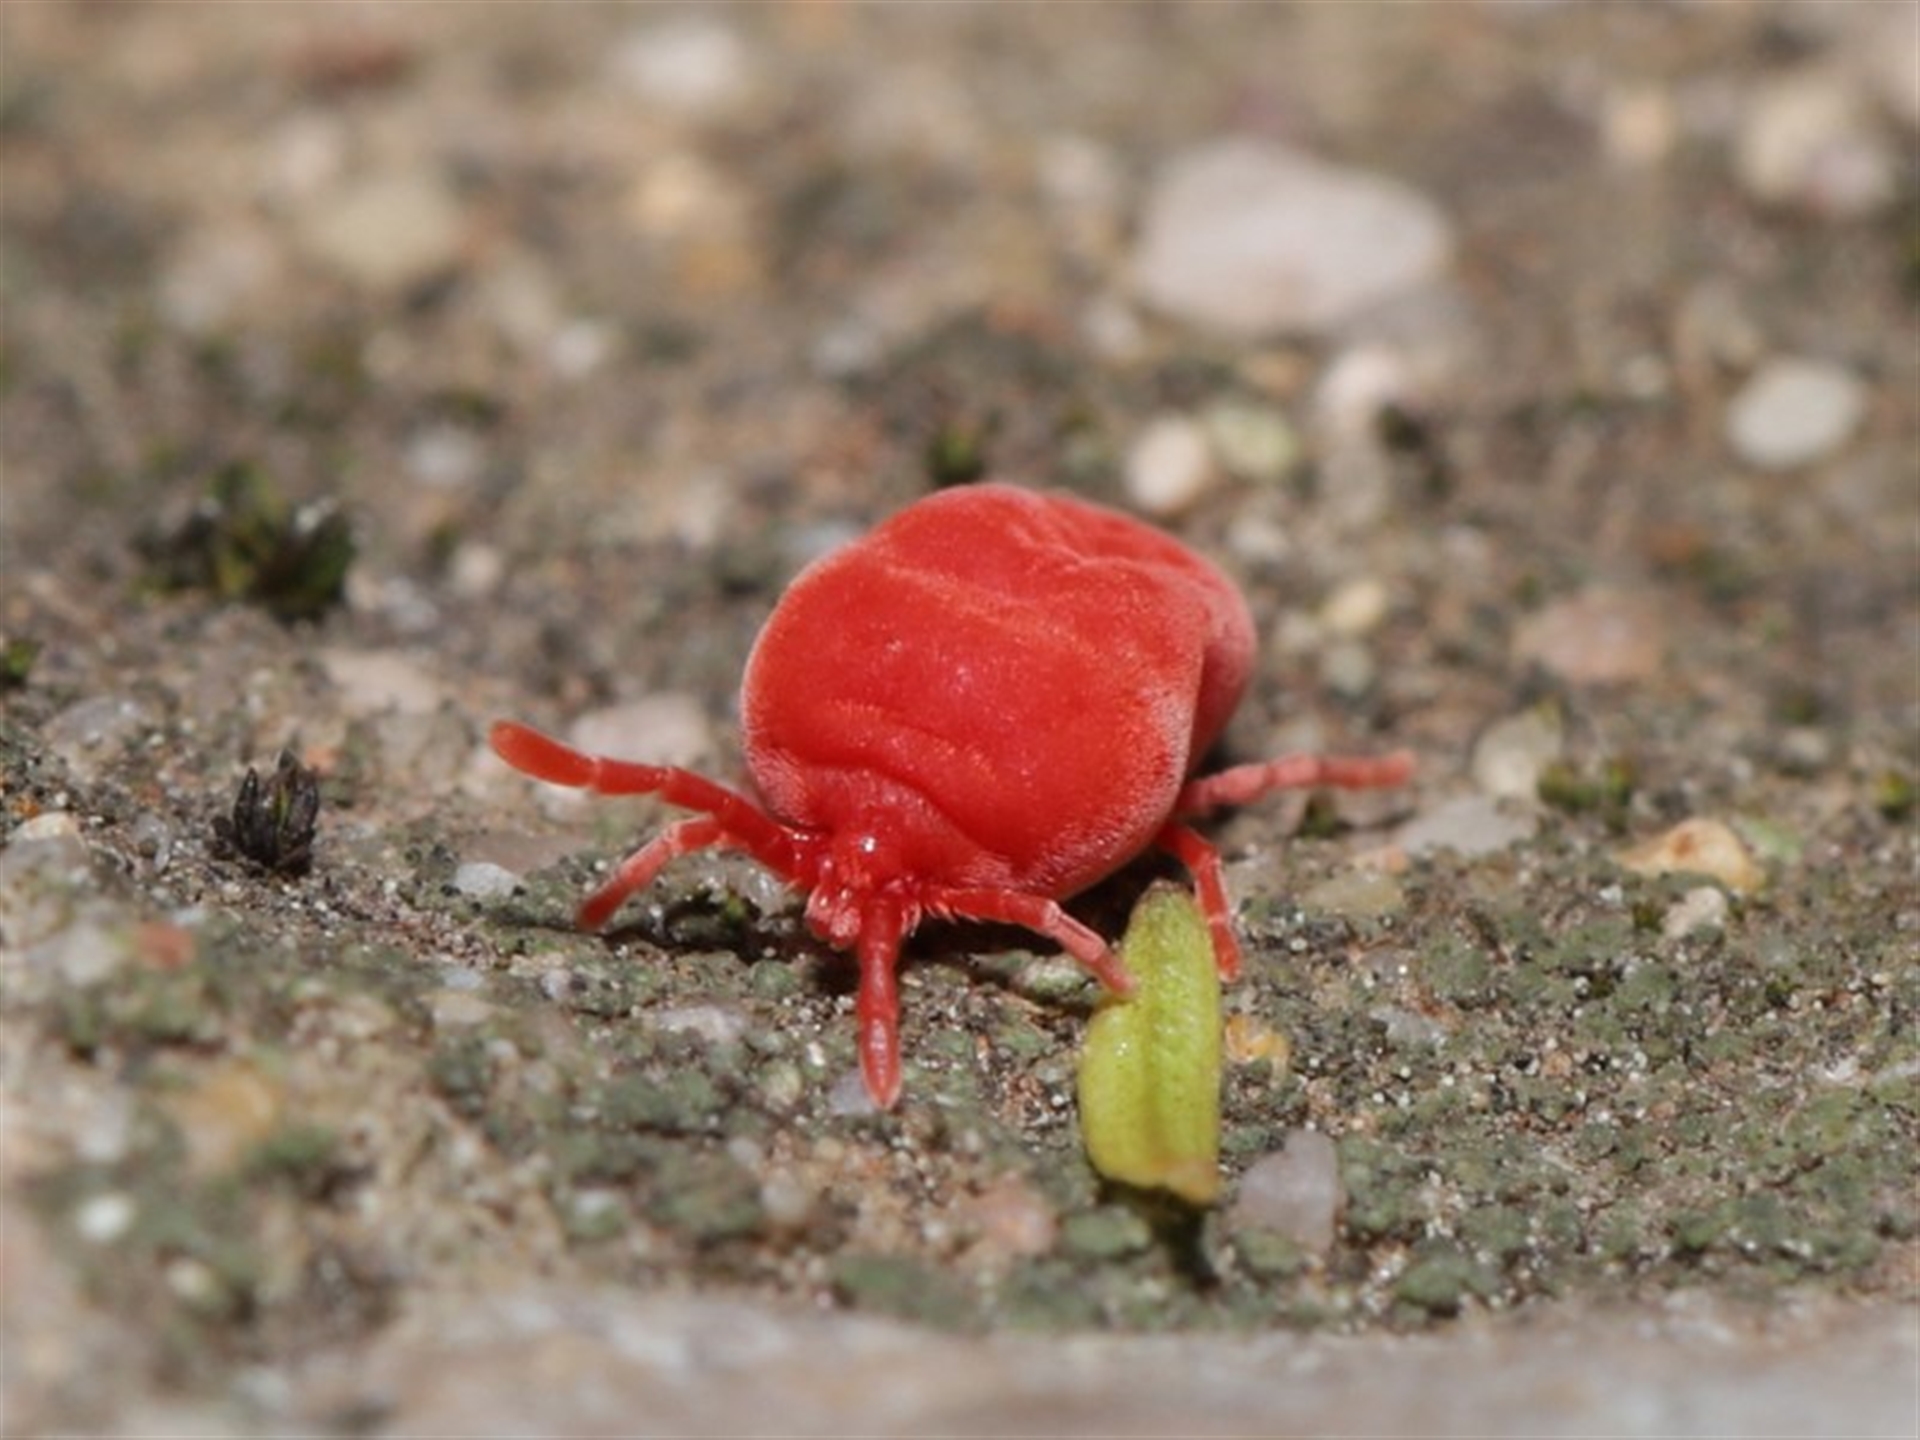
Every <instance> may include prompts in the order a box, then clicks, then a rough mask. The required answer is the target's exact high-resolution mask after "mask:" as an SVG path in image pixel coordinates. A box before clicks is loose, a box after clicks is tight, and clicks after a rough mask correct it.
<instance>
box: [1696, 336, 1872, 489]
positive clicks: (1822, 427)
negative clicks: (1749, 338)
mask: <svg viewBox="0 0 1920 1440" xmlns="http://www.w3.org/2000/svg"><path fill="white" fill-rule="evenodd" d="M1866 408H1867V393H1866V386H1865V385H1864V384H1862V383H1861V382H1860V380H1859V379H1858V378H1856V377H1855V376H1854V374H1853V372H1852V371H1850V370H1848V369H1847V368H1846V367H1845V366H1843V365H1836V364H1833V363H1832V362H1831V361H1826V360H1812V359H1806V358H1803V357H1800V356H1786V357H1784V358H1781V359H1778V360H1772V361H1769V362H1768V363H1767V364H1766V365H1764V366H1762V367H1761V369H1760V370H1759V371H1758V372H1756V373H1755V374H1754V375H1753V376H1752V378H1750V379H1749V380H1748V381H1747V383H1746V384H1745V385H1743V386H1741V387H1740V390H1739V392H1738V393H1737V394H1736V395H1735V396H1734V397H1733V400H1732V403H1730V404H1729V405H1728V406H1727V419H1726V435H1727V444H1728V446H1729V447H1731V448H1732V450H1733V453H1734V454H1735V455H1738V456H1739V457H1740V459H1741V460H1742V461H1744V462H1745V463H1746V464H1748V465H1752V466H1753V467H1755V468H1756V469H1760V470H1791V469H1794V468H1796V467H1797V466H1801V465H1808V464H1812V463H1813V462H1815V461H1818V460H1824V459H1825V458H1827V457H1828V456H1829V455H1832V454H1833V453H1834V452H1835V451H1837V450H1839V448H1840V447H1841V446H1842V445H1844V444H1846V442H1847V440H1848V439H1849V438H1850V437H1851V436H1852V435H1853V433H1854V431H1855V430H1856V429H1857V428H1858V427H1859V424H1860V421H1861V418H1862V417H1863V416H1864V415H1865V413H1866Z"/></svg>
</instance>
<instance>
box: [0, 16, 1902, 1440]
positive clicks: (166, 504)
mask: <svg viewBox="0 0 1920 1440" xmlns="http://www.w3.org/2000/svg"><path fill="white" fill-rule="evenodd" d="M1917 153H1920V7H1916V6H1914V5H1911V4H1906V3H1865V0H1862V3H1835V4H1765V3H1758V0H1755V3H1740V4H1733V3H1727V4H1717V5H1680V4H1646V5H1635V6H1626V5H1606V6H1600V5H1582V4H1552V3H1544V0H1543V3H1533V4H1510V5H1494V4H1474V3H1466V0H1458V3H1434V4H1426V5H1418V6H1404V5H1403V6H1386V5H1373V4H1350V5H1333V4H1326V5H1302V6H1280V5H1253V4H1244V5H1239V4H1222V5H1206V6H1199V5H1195V6H1186V5H1177V4H1154V5H1145V4H1140V5H1132V4H1117V5H1108V6H1101V7H1097V8H1096V7H1084V6H1020V7H1014V6H997V5H971V6H969V5H959V4H926V5H887V6H859V5H848V4H837V3H826V0H822V3H813V4H806V5H791V6H754V7H749V6H730V7H723V6H698V7H684V8H682V7H669V6H660V7H652V6H648V7H626V6H613V5H591V6H589V5H571V6H551V5H534V4H522V5H515V4H501V5H486V6H477V5H476V6H452V5H436V6H429V5H424V4H413V5H384V6H376V5H348V4H331V5H319V4H314V5H251V6H230V5H202V4H192V3H180V4H160V3H146V4H142V3H88V4H81V3H46V4H35V3H24V0H9V3H7V4H5V5H0V167H3V168H0V247H3V248H0V303H4V332H3V333H0V464H3V465H4V471H3V472H0V487H3V488H0V501H3V507H0V587H3V588H0V1042H3V1043H0V1106H4V1108H3V1109H0V1139H3V1140H4V1146H0V1224H3V1226H4V1228H3V1229H0V1296H4V1307H5V1309H4V1329H3V1330H0V1365H3V1366H4V1373H3V1376H0V1378H3V1379H4V1389H3V1390H0V1401H3V1402H4V1410H3V1411H0V1424H4V1427H5V1430H6V1433H9V1434H20V1435H27V1434H54V1433H83V1432H84V1433H115V1434H188V1433H192V1434H234V1435H241V1434H260V1433H316V1432H317V1433H328V1434H368V1433H372V1434H387V1433H392V1434H402V1433H405V1434H443V1435H444V1434H463V1435H478V1434H488V1433H523V1434H524V1433H551V1434H624V1433H715V1434H722V1433H791V1434H836V1435H841V1434H858V1433H921V1434H934V1433H939V1434H955V1433H982V1434H1008V1435H1012V1434H1042V1433H1086V1434H1096V1433H1099V1434H1114V1433H1125V1434H1175V1433H1210V1434H1251V1433H1275V1434H1277V1433H1375V1434H1384V1433H1423V1434H1441V1433H1446V1434H1456V1433H1457V1434H1516V1435H1517V1434H1547V1433H1553V1434H1589V1435H1591V1434H1632V1435H1649V1436H1651V1435H1673V1434H1790V1433H1791V1434H1875V1435H1881V1434H1885V1435H1900V1434H1905V1435H1911V1434H1913V1433H1915V1432H1916V1430H1917V1429H1920V1198H1917V1196H1916V1189H1917V1182H1920V1162H1916V1158H1915V1157H1916V1155H1920V1036H1916V1017H1920V809H1917V803H1920V802H1917V800H1916V796H1917V794H1920V328H1917V327H1920V163H1917V159H1916V156H1917ZM988 474H990V475H993V476H997V477H999V478H1003V479H1009V480H1013V481H1016V482H1020V483H1027V484H1035V485H1052V486H1061V487H1066V488H1069V489H1071V490H1074V491H1076V492H1079V493H1081V494H1084V495H1088V496H1092V497H1094V498H1097V499H1101V500H1104V501H1106V502H1108V503H1111V504H1114V505H1118V506H1120V507H1123V508H1126V509H1128V510H1131V511H1133V512H1135V513H1138V514H1142V515H1144V516H1147V517H1149V518H1151V519H1153V520H1155V521H1156V522H1157V523H1159V524H1161V525H1163V526H1165V527H1166V528H1168V529H1169V530H1171V531H1173V532H1174V533H1176V534H1178V535H1179V536H1180V537H1181V538H1182V539H1183V540H1185V541H1186V542H1187V543H1189V544H1191V545H1193V546H1194V547H1196V548H1198V549H1200V550H1202V551H1204V552H1205V553H1207V554H1209V555H1210V556H1212V557H1214V558H1215V559H1216V560H1217V561H1218V562H1219V563H1220V564H1221V565H1222V567H1223V568H1225V569H1226V570H1227V571H1228V572H1229V573H1230V574H1232V575H1233V576H1234V578H1235V579H1236V580H1237V581H1238V582H1239V583H1241V584H1242V586H1243V587H1244V589H1245V591H1246V593H1247V596H1248V599H1249V602H1250V604H1251V606H1252V608H1253V611H1254V614H1255V616H1256V619H1257V621H1258V623H1259V628H1260V634H1261V646H1262V649H1261V654H1260V657H1259V663H1258V666H1257V671H1256V676H1255V679H1254V683H1253V687H1252V691H1251V693H1250V695H1249V697H1248V700H1247V702H1246V704H1245V705H1244V706H1243V707H1242V710H1241V712H1240V714H1239V715H1238V716H1237V717H1236V719H1235V720H1234V722H1233V724H1232V725H1231V726H1230V728H1229V731H1228V733H1227V736H1226V740H1225V744H1224V746H1223V749H1224V751H1225V753H1226V755H1227V757H1228V758H1236V759H1247V758H1253V757H1257V756H1263V755H1268V754H1275V753H1280V752H1281V751H1284V750H1288V749H1296V748H1325V749H1337V750H1350V751H1358V752H1379V751H1384V750H1388V749H1392V748H1396V747H1399V746H1406V747H1409V748H1411V749H1412V750H1413V751H1414V752H1415V753H1416V754H1417V756H1418V757H1419V762H1420V770H1419V773H1418V776H1417V777H1416V780H1415V782H1414V784H1413V785H1411V786H1410V787H1408V788H1407V789H1405V790H1404V791H1396V792H1387V793H1379V794H1369V795H1365V796H1347V797H1338V798H1314V799H1311V800H1310V799H1308V798H1307V797H1295V798H1293V799H1291V800H1276V801H1270V802H1265V803H1261V804H1258V805H1255V806H1250V807H1248V808H1246V809H1245V810H1243V811H1240V812H1238V813H1236V814H1234V815H1231V816H1229V817H1226V818H1224V819H1223V820H1221V822H1220V823H1218V824H1217V825H1216V826H1214V827H1213V829H1212V832H1211V833H1212V834H1213V836H1214V838H1215V839H1216V840H1217V841H1218V843H1219V844H1220V845H1221V848H1222V850H1223V853H1224V854H1225V855H1226V857H1227V861H1228V878H1229V883H1230V888H1231V890H1232V892H1233V895H1234V898H1235V901H1236V907H1237V910H1238V913H1239V921H1240V933H1241V935H1242V938H1243V942H1244V944H1245V947H1246V950H1247V967H1246V971H1247V973H1246V975H1245V976H1244V978H1243V979H1242V980H1241V981H1240V983H1239V984H1237V985H1235V986H1233V987H1230V988H1229V989H1228V991H1227V993H1226V1005H1227V1009H1228V1012H1229V1015H1228V1034H1227V1047H1226V1048H1227V1054H1228V1073H1227V1079H1226V1085H1225V1093H1224V1097H1223V1098H1224V1129H1223V1133H1222V1137H1221V1139H1222V1153H1223V1164H1224V1169H1225V1172H1226V1177H1225V1178H1226V1186H1225V1192H1224V1195H1223V1198H1222V1201H1221V1203H1220V1204H1219V1205H1218V1206H1216V1207H1213V1208H1211V1209H1208V1210H1205V1211H1194V1210H1192V1209H1189V1208H1186V1207H1183V1206H1181V1205H1180V1204H1178V1203H1176V1202H1173V1201H1171V1200H1167V1199H1163V1198H1156V1197H1154V1196H1151V1195H1143V1194H1138V1193H1134V1192H1130V1191H1126V1190H1124V1189H1119V1188H1116V1187H1112V1186H1108V1185H1104V1184H1103V1183H1102V1182H1101V1181H1100V1179H1099V1177H1098V1176H1097V1175H1096V1174H1095V1173H1094V1172H1093V1171H1092V1170H1091V1169H1090V1168H1089V1166H1088V1163H1087V1161H1086V1160H1085V1158H1084V1154H1083V1150H1082V1146H1081V1144H1080V1138H1079V1131H1078V1128H1077V1121H1076V1117H1075V1115H1074V1111H1073V1104H1072V1097H1073V1074H1074V1063H1075V1053H1076V1049H1077V1047H1078V1044H1079V1041H1080V1038H1081V1036H1082V1033H1083V1031H1084V1029H1085V1025H1086V1020H1087V1017H1088V1015H1089V1013H1090V1011H1091V1009H1092V1006H1093V1004H1094V1001H1095V999H1096V996H1095V994H1094V992H1093V989H1092V987H1091V986H1090V985H1089V983H1088V982H1087V981H1086V980H1085V979H1084V977H1082V976H1080V975H1079V974H1078V973H1077V972H1076V971H1075V970H1074V968H1073V967H1072V966H1071V965H1070V964H1067V963H1064V962H1063V961H1062V960H1061V959H1060V958H1059V957H1058V956H1056V955H1054V954H1053V953H1051V951H1050V950H1049V949H1048V948H1047V947H1045V946H1043V945H1039V944H1037V943H1031V942H1030V939H1029V937H1026V936H1024V935H1022V934H1021V933H1019V932H1016V931H1005V930H986V929H981V928H978V927H965V926H950V927H930V928H929V929H928V930H927V931H926V932H924V933H923V934H922V935H921V936H920V937H919V938H918V939H917V940H916V942H915V945H914V950H913V959H912V960H911V962H910V963H909V964H908V965H907V966H906V967H905V969H904V971H903V975H902V991H903V1012H904V1026H903V1028H904V1049H905V1061H906V1093H905V1098H904V1100H903V1102H902V1104H901V1105H900V1107H899V1108H898V1109H897V1110H896V1111H894V1112H892V1113H890V1114H885V1115H879V1114H875V1113H873V1112H872V1111H871V1109H870V1107H869V1106H868V1105H867V1104H866V1103H865V1101H864V1096H863V1093H862V1091H861V1089H860V1086H859V1082H858V1077H857V1074H856V1071H855V1068H854V1043H853V1042H854V1030H853V1017H852V976H851V973H850V968H849V967H848V966H847V965H846V964H845V962H844V961H843V960H842V959H841V958H840V957H837V956H835V955H833V954H831V953H830V952H828V951H826V950H824V949H823V948H822V947H820V946H819V945H818V944H816V943H815V942H813V941H812V940H811V939H810V938H809V937H808V936H807V934H806V931H805V929H804V927H803V926H802V925H801V923H800V917H799V912H798V908H797V906H796V904H795V903H794V901H793V898H792V897H791V896H790V895H789V894H787V893H786V892H785V891H783V890H782V889H781V888H780V887H779V886H778V885H777V884H776V883H774V882H772V881H771V880H770V879H769V878H768V877H767V876H765V875H764V874H762V873H760V872H759V871H758V870H757V869H756V868H755V867H754V866H753V865H752V864H750V863H748V862H746V861H744V860H741V859H739V858H737V857H728V856H717V855H703V856H698V857H690V858H688V859H686V860H684V861H682V862H679V863H677V864H676V865H675V866H674V867H672V869H671V870H670V871H669V872H668V873H667V874H666V875H665V876H664V877H663V878H662V879H661V880H660V881H659V882H658V883H657V885H656V886H655V887H654V888H653V889H651V890H650V891H649V892H648V893H647V894H646V896H645V897H644V900H642V901H636V902H635V903H634V904H633V905H632V906H631V907H630V908H629V910H628V911H627V912H626V913H625V915H624V916H623V918H622V921H621V923H620V924H619V926H618V927H616V929H615V930H614V931H613V933H611V934H610V935H608V936H605V937H592V936H584V935H580V934H577V933H575V932H573V931H572V930H571V928H570V927H569V924H568V918H569V916H570V914H571V912H572V907H573V905H574V904H575V902H576V900H577V898H578V896H579V894H580V893H581V891H582V889H583V888H584V887H585V886H587V885H589V884H590V883H592V880H593V878H594V876H595V875H596V874H597V873H601V871H602V870H603V867H604V866H605V865H606V864H607V863H608V862H609V861H611V860H613V859H615V858H617V857H618V856H619V855H620V854H622V853H624V851H625V850H626V849H627V848H629V847H630V846H631V845H632V844H633V843H634V837H635V836H637V835H640V834H643V833H646V832H648V831H650V830H651V829H653V828H656V827H657V826H658V825H659V824H660V823H661V822H662V820H663V819H664V818H665V816H666V814H667V812H666V811H665V810H664V809H663V808H662V807H660V806H658V805H656V804H654V803H652V802H650V801H644V800H642V801H621V802H605V801H602V802H588V801H583V800H581V799H580V798H579V797H576V796H572V795H568V794H565V793H562V792H557V791H554V790H552V789H550V788H548V787H541V786H536V785H533V784H530V783H529V782H527V781H525V780H523V779H522V778H520V777H519V776H517V775H515V774H513V773H512V772H510V771H509V770H507V768H506V767H505V766H504V765H502V764H501V763H500V762H498V761H497V760H495V759H494V758H493V757H492V756H491V755H490V754H489V752H488V751H487V750H486V749H485V746H484V743H483V739H484V735H485V731H486V727H487V725H488V723H489V722H490V721H491V720H493V719H495V718H499V717H503V716H510V717H514V718H518V719H523V720H526V721H528V722H530V723H534V724H538V725H541V726H543V727H547V728H550V729H553V730H554V731H556V732H558V733H561V734H565V735H567V736H568V737H569V738H571V739H572V740H574V741H576V742H577V743H580V744H583V745H586V746H588V747H590V748H594V749H598V750H605V751H609V752H612V753H617V754H621V755H625V756H630V757H633V758H637V759H647V760H653V761H660V762H672V763H680V764H685V765H689V766H692V767H694V768H697V769H700V770H702V771H705V772H707V773H710V774H714V775H716V776H718V777H721V778H734V777H737V776H738V774H739V760H738V749H737V726H736V709H735V705H736V694H735V691H736V686H737V683H738V677H739V673H740V668H741V665H742V663H743V661H744V658H745V655H746V652H747V649H748V647H749V646H750V644H751V643H752V638H753V636H754V634H755V632H756V630H757V628H758V626H759V624H760V623H761V621H762V620H763V619H764V617H765V615H766V613H767V611H768V610H769V608H770V607H771V605H772V604H773V602H774V600H775V599H776V597H777V596H778V594H779V592H780V589H781V587H782V586H783V585H784V584H785V583H786V581H787V580H788V579H790V578H791V576H792V575H793V574H794V573H795V572H796V571H797V570H798V569H799V567H800V566H802V565H803V564H805V563H806V562H807V561H808V560H810V559H812V558H814V557H815V556H818V555H820V554H823V553H825V552H826V551H828V550H830V549H831V548H833V547H834V546H836V545H838V544H841V543H843V542H844V541H846V540H847V539H849V538H851V537H852V536H854V535H857V534H858V533H860V531H861V530H863V529H864V528H865V527H866V526H868V525H870V524H871V523H873V522H874V521H875V520H877V519H879V518H880V517H883V516H884V515H886V514H888V513H890V512H891V511H892V510H894V509H897V508H898V507H899V506H901V505H903V504H905V503H908V502H909V501H911V500H912V499H914V498H916V497H918V496H920V495H923V494H926V493H929V492H930V491H931V490H933V489H935V488H938V487H941V486H945V485H952V484H959V483H965V482H967V481H970V480H972V479H975V478H978V477H980V476H982V475H988ZM283 751H284V752H286V753H287V754H288V755H289V756H290V757H291V758H290V759H289V760H288V761H287V762H286V763H285V765H284V766H281V765H280V762H279V760H278V757H279V756H280V755H281V754H282V752H283ZM277 767H278V768H277ZM249 770H251V771H252V772H253V773H254V775H255V779H254V780H253V781H252V782H251V786H250V789H249V788H248V787H247V784H246V782H245V778H244V777H246V776H247V774H248V772H249ZM243 792H244V793H243ZM314 804H317V807H318V808H317V830H316V831H315V832H314V834H313V835H312V836H311V837H310V838H309V837H308V835H307V834H306V827H305V826H304V825H303V823H302V821H303V818H304V816H303V807H305V806H310V805H314ZM1151 873H1152V867H1151V866H1145V867H1136V868H1134V869H1131V870H1129V871H1127V872H1125V873H1124V874H1122V875H1121V876H1119V877H1117V878H1116V879H1115V880H1114V881H1112V882H1110V883H1109V884H1107V885H1105V886H1103V887H1101V888H1100V889H1099V890H1098V891H1096V892H1095V893H1094V894H1092V895H1090V896H1088V897H1086V898H1085V900H1084V901H1083V902H1081V903H1080V904H1079V905H1078V907H1077V909H1078V912H1079V913H1080V914H1082V915H1083V916H1084V918H1086V919H1087V920H1088V921H1089V923H1092V924H1095V925H1096V926H1099V927H1101V928H1102V929H1104V930H1105V931H1106V932H1107V933H1110V934H1118V933H1119V930H1120V928H1121V926H1122V925H1123V924H1124V921H1125V918H1126V914H1127V910H1128V907H1129V905H1130V904H1131V902H1132V900H1133V899H1134V898H1135V897H1136V896H1137V895H1138V894H1139V893H1140V890H1141V888H1142V886H1143V884H1144V883H1145V881H1146V880H1147V879H1148V878H1149V876H1150V875H1151Z"/></svg>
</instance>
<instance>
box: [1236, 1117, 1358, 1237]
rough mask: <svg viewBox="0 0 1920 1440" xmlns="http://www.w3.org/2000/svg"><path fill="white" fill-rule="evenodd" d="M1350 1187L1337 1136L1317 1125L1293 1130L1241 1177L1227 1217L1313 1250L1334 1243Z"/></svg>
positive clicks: (1238, 1226)
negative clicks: (1344, 1178)
mask: <svg viewBox="0 0 1920 1440" xmlns="http://www.w3.org/2000/svg"><path fill="white" fill-rule="evenodd" d="M1345 1204H1346V1187H1345V1186H1344V1185H1342V1184H1341V1181H1340V1157H1339V1154H1338V1152H1337V1151H1336V1150H1335V1149H1334V1144H1333V1141H1331V1140H1330V1139H1328V1138H1327V1137H1326V1136H1325V1135H1322V1134H1321V1133H1320V1132H1319V1131H1317V1130H1294V1131H1292V1132H1290V1133H1289V1134H1288V1136H1287V1138H1286V1140H1285V1142H1284V1143H1283V1144H1282V1145H1281V1148H1280V1149H1279V1150H1277V1151H1274V1152H1273V1153H1271V1154H1268V1155H1263V1156H1262V1157H1261V1158H1260V1159H1258V1160H1256V1161H1254V1162H1253V1164H1252V1165H1250V1166H1248V1167H1247V1172H1246V1173H1245V1174H1244V1175H1242V1176H1241V1177H1240V1184H1239V1187H1238V1189H1237V1191H1236V1193H1235V1195H1234V1199H1233V1205H1232V1208H1231V1209H1230V1210H1229V1211H1228V1223H1229V1225H1230V1226H1231V1227H1232V1228H1233V1229H1236V1230H1263V1231H1269V1232H1272V1233H1276V1234H1280V1235H1284V1236H1286V1237H1287V1238H1288V1239H1290V1240H1292V1241H1293V1242H1294V1243H1295V1244H1297V1245H1298V1246H1299V1247H1300V1248H1301V1249H1302V1250H1304V1251H1306V1252H1307V1253H1308V1254H1309V1255H1325V1254H1326V1253H1327V1252H1328V1251H1330V1250H1332V1249H1333V1242H1334V1238H1335V1236H1336V1235H1337V1234H1338V1231H1339V1224H1340V1211H1341V1209H1342V1207H1343V1206H1344V1205H1345Z"/></svg>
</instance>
